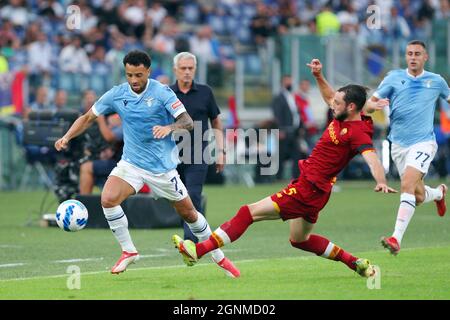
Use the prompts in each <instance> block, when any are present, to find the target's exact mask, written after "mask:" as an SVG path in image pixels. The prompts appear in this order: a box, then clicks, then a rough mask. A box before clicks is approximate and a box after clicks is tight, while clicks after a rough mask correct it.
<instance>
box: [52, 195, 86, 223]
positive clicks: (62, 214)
mask: <svg viewBox="0 0 450 320" xmlns="http://www.w3.org/2000/svg"><path fill="white" fill-rule="evenodd" d="M87 221H88V211H87V209H86V207H85V206H84V204H82V203H81V202H80V201H78V200H66V201H64V202H62V203H61V204H60V205H59V207H58V209H57V210H56V223H57V224H58V226H59V227H60V228H61V229H63V230H64V231H79V230H81V229H83V228H84V227H85V226H86V224H87Z"/></svg>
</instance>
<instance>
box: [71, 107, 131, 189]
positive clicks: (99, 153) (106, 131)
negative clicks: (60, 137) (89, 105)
mask: <svg viewBox="0 0 450 320" xmlns="http://www.w3.org/2000/svg"><path fill="white" fill-rule="evenodd" d="M99 133H100V134H99ZM122 147H123V132H122V123H121V121H120V118H119V116H118V115H117V114H113V115H110V116H108V117H107V118H106V117H104V116H99V117H98V118H97V125H93V126H92V127H91V128H89V130H87V132H86V144H85V154H86V157H85V158H84V159H85V161H82V162H81V166H80V184H79V189H80V194H82V195H84V194H91V193H92V190H93V188H94V186H95V185H103V184H104V183H105V181H106V179H107V178H108V176H109V174H110V173H111V170H112V169H113V168H114V167H115V166H116V164H117V162H118V161H119V160H120V157H121V156H122Z"/></svg>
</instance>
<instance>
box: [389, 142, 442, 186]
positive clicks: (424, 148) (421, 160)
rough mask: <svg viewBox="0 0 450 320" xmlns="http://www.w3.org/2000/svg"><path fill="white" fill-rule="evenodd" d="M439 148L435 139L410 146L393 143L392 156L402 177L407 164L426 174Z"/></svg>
mask: <svg viewBox="0 0 450 320" xmlns="http://www.w3.org/2000/svg"><path fill="white" fill-rule="evenodd" d="M437 148H438V147H437V144H436V142H435V141H426V142H419V143H416V144H414V145H412V146H410V147H402V146H399V145H398V144H395V143H393V144H392V147H391V156H392V160H393V161H394V163H395V165H396V166H397V170H398V174H399V175H400V177H401V176H403V173H404V172H405V169H406V167H407V166H410V167H413V168H415V169H417V170H419V171H420V172H422V173H423V174H425V175H426V174H427V173H428V169H429V168H430V164H431V161H433V159H434V156H435V155H436V151H437Z"/></svg>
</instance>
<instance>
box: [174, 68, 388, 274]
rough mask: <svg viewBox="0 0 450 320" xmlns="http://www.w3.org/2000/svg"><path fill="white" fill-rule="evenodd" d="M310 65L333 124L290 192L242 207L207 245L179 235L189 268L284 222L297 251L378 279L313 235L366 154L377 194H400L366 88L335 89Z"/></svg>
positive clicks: (363, 263)
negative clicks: (345, 173) (382, 154)
mask: <svg viewBox="0 0 450 320" xmlns="http://www.w3.org/2000/svg"><path fill="white" fill-rule="evenodd" d="M308 66H309V67H310V68H311V71H312V73H313V75H314V77H315V78H316V81H317V84H318V86H319V89H320V92H321V94H322V97H323V99H324V100H325V102H326V103H327V104H328V105H329V106H330V108H331V110H332V111H333V115H334V119H333V121H332V122H331V123H330V125H329V126H328V128H327V129H326V130H325V132H324V133H323V135H322V137H321V138H320V140H319V141H318V143H317V144H316V146H315V148H314V149H313V151H312V153H311V155H310V156H309V157H308V158H307V159H306V160H301V161H299V166H300V172H301V173H300V176H299V177H298V178H297V179H295V180H293V181H292V182H291V183H290V184H289V185H288V186H287V187H286V188H285V189H283V190H281V191H280V192H277V193H275V194H273V195H272V196H269V197H266V198H264V199H262V200H260V201H258V202H256V203H253V204H250V205H244V206H242V207H241V208H240V209H239V211H238V212H237V214H236V215H235V216H234V217H233V218H232V219H231V220H229V221H227V222H225V223H224V224H222V225H221V226H220V227H219V228H218V229H217V230H215V231H214V232H213V233H212V235H211V236H210V237H209V239H208V240H206V241H203V242H200V243H197V244H194V243H193V242H192V241H190V240H185V241H183V239H181V237H179V236H178V235H174V236H173V237H172V240H173V242H174V244H175V246H176V247H177V248H178V250H179V252H180V253H181V254H182V256H183V260H184V262H185V263H186V264H187V265H188V266H191V265H193V264H194V263H195V262H196V261H197V260H198V259H199V258H201V257H202V256H203V255H205V254H206V253H207V252H209V251H211V250H215V249H217V248H219V247H222V246H224V245H226V244H229V243H230V242H233V241H236V240H237V239H238V238H239V237H240V236H241V235H242V234H243V233H244V232H245V230H247V228H248V227H249V226H250V225H251V224H252V223H253V222H258V221H262V220H275V219H283V220H289V222H290V239H289V240H290V242H291V245H292V246H293V247H295V248H298V249H301V250H305V251H309V252H312V253H315V254H316V255H319V256H322V257H324V258H327V259H331V260H336V261H341V262H343V263H344V264H346V265H347V266H348V267H349V268H350V269H352V270H354V271H356V272H357V273H358V274H360V275H361V276H363V277H370V276H373V275H374V273H375V268H374V267H373V266H372V265H371V264H370V262H369V261H368V260H367V259H361V258H357V257H355V256H353V255H352V254H350V253H349V252H347V251H345V250H344V249H342V248H340V247H339V246H337V245H336V244H334V243H333V242H331V241H330V240H328V239H327V238H325V237H323V236H321V235H317V234H312V233H311V232H312V230H313V227H314V224H315V223H316V221H317V219H318V216H319V212H320V210H322V208H323V207H324V206H325V205H326V203H327V202H328V199H329V197H330V195H331V189H332V186H333V184H334V183H335V181H336V176H337V175H338V174H339V172H340V171H342V169H344V167H345V166H346V165H347V164H348V163H349V161H350V160H351V159H352V158H353V157H354V156H355V155H357V154H362V156H363V158H364V160H365V161H366V162H367V164H368V165H369V167H370V171H371V173H372V175H373V177H374V179H375V181H376V186H375V189H374V191H375V192H383V193H393V192H397V191H396V190H394V189H392V188H390V187H389V186H388V185H387V184H386V178H385V175H384V169H383V166H382V165H381V162H380V160H379V159H378V157H377V155H376V153H375V150H374V148H373V145H372V133H373V123H372V120H371V118H370V117H367V116H363V115H362V114H361V110H362V108H363V107H364V105H365V103H366V98H367V92H366V88H365V87H362V86H360V85H356V84H351V85H347V86H345V87H342V88H340V89H338V90H337V91H334V90H333V88H332V87H331V86H330V85H329V84H328V82H327V81H326V80H325V78H324V77H323V76H322V72H321V70H322V64H321V63H320V61H319V60H318V59H314V60H312V61H311V63H310V64H308Z"/></svg>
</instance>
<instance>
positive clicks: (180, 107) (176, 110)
mask: <svg viewBox="0 0 450 320" xmlns="http://www.w3.org/2000/svg"><path fill="white" fill-rule="evenodd" d="M161 91H162V102H163V105H164V107H165V108H166V110H167V111H168V112H169V113H170V114H171V115H172V117H174V118H177V117H178V116H179V115H180V114H182V113H183V112H186V108H185V107H184V104H183V103H182V102H181V101H180V100H179V99H178V97H177V95H176V94H175V92H173V91H172V89H170V88H169V87H168V86H165V87H164V88H163V89H162V90H161Z"/></svg>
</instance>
